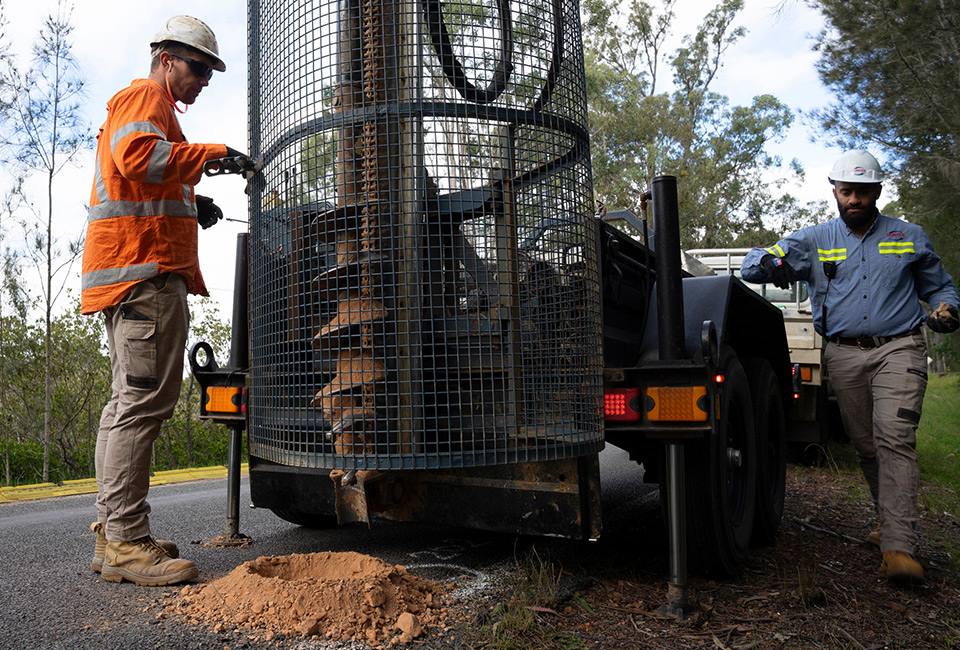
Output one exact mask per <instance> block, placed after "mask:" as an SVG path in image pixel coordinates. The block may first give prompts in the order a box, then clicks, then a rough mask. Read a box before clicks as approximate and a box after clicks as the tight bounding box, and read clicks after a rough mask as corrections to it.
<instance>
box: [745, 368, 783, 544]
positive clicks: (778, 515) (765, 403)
mask: <svg viewBox="0 0 960 650" xmlns="http://www.w3.org/2000/svg"><path fill="white" fill-rule="evenodd" d="M743 369H744V371H745V372H746V373H747V381H748V383H749V384H750V398H751V399H752V400H753V414H754V419H753V423H754V430H755V432H756V440H757V509H756V513H755V514H754V518H753V538H752V541H753V544H754V545H755V546H767V545H770V544H772V543H773V542H774V539H775V538H776V535H777V529H778V528H780V520H781V519H782V518H783V500H784V496H785V494H786V476H787V472H786V465H787V440H786V435H787V421H786V418H785V416H784V412H783V395H782V393H781V392H780V383H779V382H778V381H777V376H776V375H775V374H774V373H773V368H771V367H770V362H769V361H767V360H766V359H744V360H743Z"/></svg>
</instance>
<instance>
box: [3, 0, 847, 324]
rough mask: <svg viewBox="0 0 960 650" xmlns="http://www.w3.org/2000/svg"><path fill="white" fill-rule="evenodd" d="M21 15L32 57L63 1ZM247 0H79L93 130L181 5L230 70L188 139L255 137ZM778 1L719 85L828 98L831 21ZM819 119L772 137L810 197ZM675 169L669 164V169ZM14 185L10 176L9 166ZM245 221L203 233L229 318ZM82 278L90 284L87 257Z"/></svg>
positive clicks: (816, 179)
mask: <svg viewBox="0 0 960 650" xmlns="http://www.w3.org/2000/svg"><path fill="white" fill-rule="evenodd" d="M0 3H2V5H3V7H4V13H5V14H6V17H7V20H8V22H9V25H8V29H7V32H8V34H9V35H10V36H11V37H12V38H13V39H14V43H13V45H14V51H15V52H16V53H18V54H19V55H20V57H21V59H20V60H21V65H25V64H26V62H27V60H28V56H29V46H30V43H31V42H32V40H33V39H34V38H35V37H36V34H37V33H38V32H39V30H40V28H41V25H42V21H43V19H44V17H45V16H46V15H47V14H48V13H50V12H51V11H55V8H56V0H0ZM713 4H714V3H713V2H710V1H708V0H678V2H677V5H676V12H677V14H678V19H677V23H676V26H675V28H674V30H673V31H674V35H675V37H676V40H677V41H678V42H679V37H680V36H682V35H683V34H685V33H688V32H690V31H692V30H693V29H694V28H695V26H696V25H697V24H698V23H699V22H700V20H701V18H702V16H703V15H704V13H706V12H707V11H708V10H709V9H710V8H712V6H713ZM246 5H247V3H246V1H245V0H215V1H214V0H189V1H185V0H169V1H167V2H163V3H146V2H136V3H134V2H130V1H129V0H78V1H77V2H76V6H75V7H74V14H73V24H74V26H75V30H74V33H73V44H74V55H75V56H76V58H77V60H78V62H79V65H80V68H81V71H82V74H83V76H84V78H85V80H86V83H87V85H86V91H87V92H86V96H87V99H88V109H87V111H86V119H87V121H88V122H89V124H90V128H91V130H92V131H95V130H96V129H97V128H98V127H99V125H100V124H101V123H102V122H103V119H104V116H105V105H106V101H107V100H108V99H109V98H110V97H111V96H112V95H113V94H114V93H115V92H117V91H118V90H120V89H121V88H124V87H125V86H127V85H128V84H129V83H130V81H131V80H132V79H135V78H139V77H145V76H146V75H147V73H148V71H149V47H148V43H149V42H150V40H151V37H152V36H153V34H154V33H155V32H156V31H157V29H158V28H159V27H160V25H161V24H162V23H163V22H164V21H165V20H166V19H167V18H168V17H170V16H173V15H176V14H190V15H193V16H196V17H198V18H200V19H201V20H203V21H204V22H206V23H207V24H208V25H210V27H211V28H212V29H213V30H214V32H215V33H216V35H217V40H218V42H219V45H220V55H221V58H223V60H224V61H225V62H226V65H227V71H226V72H225V73H223V74H221V73H215V74H214V76H213V79H212V80H211V83H210V85H209V86H208V87H207V88H206V89H204V91H203V92H202V93H201V95H200V97H199V98H198V100H197V102H196V103H195V104H194V105H193V106H191V107H190V109H189V110H188V111H187V113H186V114H185V115H181V116H180V123H181V125H182V126H183V130H184V133H185V134H186V136H187V138H188V139H189V140H191V141H193V142H224V143H226V144H229V145H230V146H232V147H234V148H237V149H241V150H246V148H247V100H246V83H247V78H246V69H247V65H246V44H247V32H246ZM778 5H779V2H778V1H777V0H746V9H745V10H744V12H743V13H742V14H741V18H740V21H739V24H741V25H743V26H744V27H746V28H747V29H748V30H749V33H748V34H747V36H746V37H745V38H744V39H743V40H741V41H740V42H739V43H738V44H737V45H736V46H734V47H733V48H732V49H731V50H730V51H729V52H728V54H727V55H726V59H725V61H726V63H725V66H724V68H723V70H722V71H721V73H720V75H719V76H718V78H717V80H716V82H715V86H714V90H716V91H717V92H720V93H723V94H725V95H727V96H729V98H730V101H731V104H733V105H742V104H748V103H749V102H750V101H751V100H752V98H753V97H754V96H755V95H758V94H764V93H769V94H773V95H775V96H776V97H778V98H779V99H780V100H781V101H783V102H784V103H786V104H787V105H789V106H790V107H791V108H793V109H802V110H804V111H806V110H810V109H813V108H816V107H818V106H822V105H824V104H825V103H826V102H827V101H828V99H829V98H828V96H827V94H826V92H825V91H824V89H823V88H822V87H821V86H820V83H819V80H818V78H817V75H816V71H815V70H814V63H815V61H816V58H817V57H816V54H815V53H814V52H812V49H811V48H812V44H813V41H812V37H813V36H815V35H816V34H817V33H818V32H819V31H820V29H821V26H822V20H821V18H820V16H819V14H817V13H816V12H814V11H812V10H810V9H809V8H808V7H807V6H806V3H804V2H802V1H801V0H786V2H785V8H783V9H781V11H780V12H778V11H777V6H778ZM810 135H811V134H810V131H809V127H808V126H807V125H805V124H804V123H803V122H802V120H800V119H798V120H797V121H796V122H795V124H794V126H793V128H792V129H791V131H790V134H789V135H788V137H787V139H786V140H785V141H784V142H782V143H776V144H774V145H772V146H771V147H770V149H771V151H772V152H773V153H775V154H777V155H780V156H782V157H783V158H784V160H785V161H789V160H790V159H791V158H794V157H796V158H799V159H800V161H801V163H802V164H803V165H804V167H806V169H807V179H808V180H807V182H806V184H805V185H804V187H802V188H791V191H793V192H794V193H795V194H796V195H798V196H799V197H800V198H801V199H802V200H803V201H807V200H814V199H829V198H830V192H829V187H830V186H829V185H828V184H827V183H826V180H825V179H826V174H827V172H828V171H829V169H830V166H831V165H832V163H833V160H834V159H835V158H836V157H837V155H839V153H840V152H839V151H837V150H828V149H825V148H824V147H823V146H822V145H819V144H811V143H810ZM79 162H80V165H79V166H78V167H76V168H73V169H67V170H65V171H64V172H62V174H61V175H60V176H58V177H57V180H56V186H55V187H56V193H57V198H56V206H55V209H56V216H55V219H56V226H57V229H58V231H60V232H62V233H64V234H65V235H66V236H71V237H76V236H78V235H80V234H81V233H82V232H83V227H84V219H85V209H84V205H86V203H87V202H88V200H89V196H90V185H91V179H92V173H93V172H92V167H93V152H92V151H91V152H89V153H88V154H85V155H84V156H83V158H82V159H81V160H80V161H79ZM664 172H665V173H669V170H664ZM0 181H2V182H3V183H4V185H6V184H7V182H8V180H7V179H3V178H2V177H0ZM197 191H198V193H200V194H204V195H207V196H211V197H213V198H214V200H215V201H216V202H217V204H218V205H220V206H221V207H222V208H223V211H224V214H225V215H226V216H227V217H236V218H239V219H245V218H246V197H245V195H244V194H243V182H242V181H241V180H240V179H239V178H238V177H233V176H231V177H222V178H212V179H204V180H203V181H202V182H201V183H200V185H199V186H198V187H197ZM244 228H245V226H243V225H242V224H237V223H230V222H221V223H220V224H219V225H217V226H215V227H214V228H211V229H209V230H206V231H201V233H200V262H201V268H202V270H203V274H204V277H205V278H206V281H207V286H208V287H209V288H210V290H211V294H212V295H213V297H214V298H215V299H216V300H217V301H218V302H219V303H220V305H221V315H222V316H223V317H225V318H226V317H229V314H230V311H231V308H230V304H231V302H230V301H231V300H232V289H233V257H234V249H235V245H236V233H238V232H240V231H241V230H243V229H244ZM73 274H74V276H76V277H75V278H72V279H71V282H70V286H72V287H74V288H75V290H76V291H79V263H78V264H77V266H76V267H75V268H74V270H73Z"/></svg>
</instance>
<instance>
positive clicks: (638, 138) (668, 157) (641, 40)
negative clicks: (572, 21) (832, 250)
mask: <svg viewBox="0 0 960 650" xmlns="http://www.w3.org/2000/svg"><path fill="white" fill-rule="evenodd" d="M583 7H584V13H585V15H586V20H585V25H584V35H585V43H586V52H585V69H586V79H587V96H588V97H589V119H590V135H591V157H592V163H593V172H594V184H595V190H596V193H597V196H598V198H599V199H600V200H601V201H602V202H603V203H605V204H606V205H607V206H609V207H611V208H614V207H616V208H620V207H626V208H631V209H633V210H634V211H636V209H637V206H638V204H639V201H640V197H641V195H642V194H643V192H644V191H645V190H646V189H648V187H649V184H650V180H651V179H652V178H653V177H654V176H657V175H660V174H671V175H674V176H676V177H677V179H678V186H679V188H678V189H679V199H680V214H681V226H680V227H681V232H680V237H681V242H682V244H683V246H684V247H685V248H703V247H709V248H712V247H729V246H734V245H759V244H761V243H763V244H768V243H769V242H770V241H771V240H774V239H776V238H777V236H778V235H779V234H782V233H783V232H787V229H789V228H791V227H794V226H797V225H806V224H808V223H813V222H816V221H818V220H820V219H821V218H822V216H823V211H824V206H823V205H822V204H818V203H814V204H808V205H800V203H799V202H798V201H797V200H796V199H795V198H793V197H792V196H790V195H789V194H785V193H783V188H784V186H785V185H786V183H787V182H788V180H789V177H793V178H796V179H800V178H802V176H803V170H802V168H801V167H800V164H799V163H798V162H797V161H796V160H794V161H792V162H791V163H790V165H789V167H788V170H784V171H783V173H782V174H781V177H780V179H779V180H774V181H771V180H769V178H770V176H771V173H772V172H777V171H778V170H781V168H782V164H783V161H781V160H780V159H779V158H777V157H774V156H771V155H770V154H769V153H768V152H767V150H766V147H767V144H768V143H769V142H772V141H775V140H777V139H779V138H782V137H783V136H784V135H785V133H786V131H787V129H788V128H789V126H790V125H791V123H792V121H793V113H792V112H791V111H790V109H789V108H788V107H787V106H786V105H784V104H783V103H781V102H780V101H779V100H778V99H777V98H776V97H773V96H772V95H758V96H756V97H754V99H753V101H752V103H751V104H750V105H749V106H730V104H729V100H728V99H727V97H725V96H723V95H720V94H718V93H716V92H713V91H712V90H711V84H712V82H713V80H714V78H715V76H716V74H717V72H718V71H719V69H720V67H721V66H722V62H723V57H724V54H725V53H726V52H727V50H728V49H729V48H730V47H732V46H733V45H734V44H736V42H737V41H738V40H739V39H740V38H741V37H742V36H743V34H744V33H745V32H744V30H743V28H741V27H735V26H734V22H735V19H736V17H737V14H738V13H739V12H740V11H741V9H742V8H743V3H742V2H741V0H723V1H722V2H720V3H719V4H718V5H717V6H716V7H715V8H714V9H713V10H712V11H710V12H709V13H708V14H707V15H706V16H705V17H704V19H703V22H702V23H701V24H700V26H699V28H698V29H697V31H696V32H695V33H694V34H692V35H688V36H686V37H685V38H684V39H683V43H682V45H681V47H679V48H678V49H677V50H676V51H675V52H674V53H673V55H672V56H669V57H668V56H667V55H666V54H665V52H664V48H665V43H666V40H667V38H668V36H669V34H670V26H671V23H672V21H673V18H674V11H673V7H674V2H672V1H671V2H666V3H664V4H663V5H662V8H661V10H660V13H655V11H654V8H653V5H651V4H648V3H647V2H645V1H644V0H635V1H634V2H631V3H626V4H622V5H615V4H613V3H608V2H607V1H606V0H586V2H585V3H584V5H583ZM665 63H667V64H669V66H670V68H671V69H672V73H673V79H672V81H673V86H672V91H670V92H667V91H665V90H663V89H662V88H661V87H660V86H661V85H662V84H661V79H660V68H661V66H663V65H664V64H665ZM783 174H787V175H783ZM771 227H772V228H773V230H771V229H770V228H771ZM771 235H773V236H771Z"/></svg>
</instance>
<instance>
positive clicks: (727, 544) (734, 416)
mask: <svg viewBox="0 0 960 650" xmlns="http://www.w3.org/2000/svg"><path fill="white" fill-rule="evenodd" d="M725 357H727V362H726V364H725V366H726V370H725V371H724V373H723V374H724V382H723V387H722V390H721V397H720V409H721V410H720V418H721V419H720V424H719V425H718V426H717V430H716V431H715V432H714V433H713V434H712V435H708V436H707V437H706V438H704V439H703V440H698V441H696V442H694V443H692V444H690V445H688V446H687V447H686V451H685V458H686V462H685V465H686V467H685V472H686V480H685V485H686V492H687V495H686V501H687V550H688V556H689V561H690V566H691V567H692V569H693V570H694V571H695V572H696V573H699V574H703V575H711V576H717V577H731V576H735V575H737V574H738V573H740V570H741V568H742V567H743V560H744V558H745V557H746V554H747V550H748V549H749V548H750V539H751V536H752V533H753V518H754V513H755V511H756V501H757V497H756V487H757V453H756V440H755V437H754V417H753V407H752V402H751V400H750V387H749V384H748V383H747V375H746V373H744V371H743V366H742V365H741V364H740V361H739V360H738V359H737V357H736V354H735V353H733V352H732V351H730V352H727V353H726V354H725ZM737 458H738V460H737Z"/></svg>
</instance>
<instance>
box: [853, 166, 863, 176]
mask: <svg viewBox="0 0 960 650" xmlns="http://www.w3.org/2000/svg"><path fill="white" fill-rule="evenodd" d="M850 172H851V173H852V174H853V175H854V176H863V175H864V174H866V173H867V170H866V169H864V168H863V167H854V168H853V169H851V170H850Z"/></svg>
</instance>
